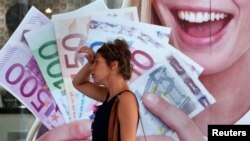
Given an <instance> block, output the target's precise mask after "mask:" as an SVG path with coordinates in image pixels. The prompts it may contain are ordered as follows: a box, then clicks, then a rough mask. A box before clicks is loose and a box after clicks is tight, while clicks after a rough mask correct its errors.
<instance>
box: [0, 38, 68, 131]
mask: <svg viewBox="0 0 250 141" xmlns="http://www.w3.org/2000/svg"><path fill="white" fill-rule="evenodd" d="M0 75H1V76H2V77H1V78H0V84H1V85H2V86H3V87H4V88H5V89H7V90H8V91H9V92H10V93H11V94H12V95H14V96H15V97H16V98H17V99H19V100H20V101H21V102H22V103H23V104H24V105H25V106H26V107H27V108H28V109H29V110H30V111H31V112H32V113H33V114H34V115H35V116H36V117H37V118H38V119H39V120H40V121H41V122H42V123H43V124H44V125H45V126H46V127H47V128H48V129H52V128H54V127H57V126H59V125H62V124H64V119H63V116H62V114H61V112H60V111H59V108H58V107H57V104H56V102H55V101H54V99H53V97H52V95H51V93H50V91H49V89H48V87H47V86H46V83H45V80H44V78H43V76H42V73H41V72H40V69H39V67H38V65H37V63H36V61H35V58H34V57H33V54H32V52H31V51H30V49H29V47H28V46H27V45H26V44H23V43H21V42H18V41H14V40H13V41H11V40H9V41H8V42H7V44H6V45H5V46H4V48H3V49H2V50H1V52H0Z"/></svg>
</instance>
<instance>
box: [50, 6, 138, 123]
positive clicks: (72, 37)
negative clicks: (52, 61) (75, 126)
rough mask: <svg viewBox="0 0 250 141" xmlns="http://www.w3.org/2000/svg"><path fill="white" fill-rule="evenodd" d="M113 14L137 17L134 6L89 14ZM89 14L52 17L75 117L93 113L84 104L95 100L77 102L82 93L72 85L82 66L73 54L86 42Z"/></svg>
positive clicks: (118, 16)
mask: <svg viewBox="0 0 250 141" xmlns="http://www.w3.org/2000/svg"><path fill="white" fill-rule="evenodd" d="M114 14H115V15H116V16H115V17H116V18H128V20H135V19H138V14H137V13H136V10H135V9H134V8H128V9H120V10H118V9H116V10H108V11H103V12H102V13H95V14H92V15H91V16H95V15H98V16H102V17H103V16H110V15H111V16H114ZM128 15H129V16H128ZM91 16H82V17H79V16H75V17H71V18H69V17H66V18H65V19H62V17H60V18H59V19H56V17H54V19H53V22H54V27H55V33H56V38H57V47H58V52H59V59H60V64H61V69H62V74H63V79H64V83H65V90H66V94H67V95H68V98H69V99H70V104H71V107H72V108H71V109H72V111H73V114H72V115H73V118H75V119H78V118H83V117H84V118H89V117H91V116H90V113H91V114H92V113H93V108H92V109H91V108H89V107H87V106H84V105H90V104H89V103H96V101H94V100H91V99H89V98H87V97H84V99H82V101H80V102H77V100H78V99H81V98H79V96H81V97H83V94H81V93H80V92H79V91H77V90H76V89H75V88H74V87H73V85H72V79H73V78H74V76H75V74H76V73H77V72H78V71H79V70H80V69H81V67H82V65H81V63H79V61H78V60H77V57H76V56H75V52H76V51H77V50H78V49H79V47H81V46H83V45H84V44H86V38H87V37H86V36H87V34H88V25H89V22H90V17H91ZM96 104H98V103H96ZM77 105H78V106H77ZM76 107H80V108H81V109H80V110H77V109H76ZM78 112H79V113H78ZM86 113H89V114H86Z"/></svg>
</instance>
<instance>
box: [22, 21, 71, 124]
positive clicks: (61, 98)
mask: <svg viewBox="0 0 250 141" xmlns="http://www.w3.org/2000/svg"><path fill="white" fill-rule="evenodd" d="M38 37H39V38H38ZM25 39H26V41H27V43H28V45H29V47H30V49H31V51H32V53H33V55H34V57H35V59H36V61H37V63H38V65H39V68H40V70H41V72H42V74H43V76H44V79H45V81H46V83H47V85H48V87H49V89H50V91H51V94H52V95H53V98H54V99H55V101H56V103H57V105H58V107H59V109H60V111H61V113H62V115H63V117H64V119H65V122H66V123H68V122H70V114H69V108H68V100H67V96H66V93H65V90H64V83H63V78H62V72H61V67H60V63H59V58H58V52H57V45H56V36H55V33H54V27H53V24H52V23H51V22H50V23H47V24H45V25H43V26H41V27H38V28H36V29H33V30H31V31H30V32H27V33H25Z"/></svg>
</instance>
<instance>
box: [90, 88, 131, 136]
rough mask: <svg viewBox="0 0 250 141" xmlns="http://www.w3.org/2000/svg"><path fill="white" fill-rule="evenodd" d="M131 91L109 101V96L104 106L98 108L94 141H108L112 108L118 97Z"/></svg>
mask: <svg viewBox="0 0 250 141" xmlns="http://www.w3.org/2000/svg"><path fill="white" fill-rule="evenodd" d="M125 91H129V90H124V91H122V92H119V93H118V94H117V95H115V96H114V97H112V98H111V99H110V100H109V101H108V98H109V94H108V95H107V98H106V100H105V101H104V102H103V104H102V105H100V106H98V110H97V112H96V113H95V119H94V122H93V123H92V141H108V126H109V118H110V113H111V109H112V106H113V104H114V102H115V100H116V98H117V97H118V95H121V94H122V93H123V92H125ZM118 140H121V139H120V126H119V125H118Z"/></svg>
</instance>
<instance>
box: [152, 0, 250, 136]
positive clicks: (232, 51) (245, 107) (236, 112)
mask: <svg viewBox="0 0 250 141" xmlns="http://www.w3.org/2000/svg"><path fill="white" fill-rule="evenodd" d="M153 5H154V7H155V9H157V14H158V16H159V17H160V20H161V23H162V25H164V26H169V27H171V29H172V34H171V39H170V43H171V44H172V45H173V46H174V47H176V48H177V49H179V50H180V51H182V52H183V53H185V54H186V55H188V56H189V57H191V58H192V59H193V60H195V61H196V62H198V63H199V64H200V65H202V66H203V67H204V72H203V73H202V75H201V76H200V77H199V79H200V80H201V82H202V83H203V84H204V85H205V87H206V88H207V90H208V91H209V92H210V93H211V94H212V95H213V96H214V97H215V99H216V103H215V104H213V105H211V106H210V107H209V108H207V109H205V110H204V111H202V112H201V113H199V114H198V115H197V116H196V117H194V118H193V121H194V123H195V125H196V126H197V127H198V128H199V129H200V131H201V132H202V134H203V135H206V134H207V125H208V124H234V123H235V122H236V121H238V120H239V119H240V118H241V117H242V116H243V115H244V114H245V113H246V112H248V111H249V109H250V102H249V100H248V99H249V98H250V95H249V90H250V89H249V86H248V84H249V80H250V79H249V75H248V74H249V73H250V67H249V65H247V64H249V63H248V62H249V61H250V54H249V45H250V44H249V39H248V37H249V34H250V27H249V26H248V25H247V24H245V23H249V22H250V15H249V12H250V2H249V1H247V0H219V1H217V0H211V3H210V0H190V1H186V0H174V1H173V0H154V1H153ZM210 5H211V11H212V12H219V13H224V14H227V17H226V18H224V20H221V21H219V22H220V26H221V25H222V26H221V27H220V30H219V31H216V33H214V31H212V30H214V29H215V28H218V24H215V22H212V23H209V24H207V25H206V26H204V24H203V25H202V24H196V25H194V24H193V29H191V28H186V29H185V30H186V31H188V30H189V31H190V32H185V31H184V30H183V29H182V28H181V27H180V23H184V22H183V21H182V22H179V19H178V17H177V15H176V14H174V12H172V11H181V10H182V11H191V12H208V11H210ZM219 22H217V23H219ZM199 26H200V28H199ZM210 27H211V28H212V29H211V30H210ZM191 30H194V31H195V33H192V32H191ZM199 30H200V32H201V33H199ZM202 32H207V35H204V33H202ZM208 60H209V61H208ZM232 113H233V114H232ZM170 118H171V117H170ZM177 132H178V131H177Z"/></svg>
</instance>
